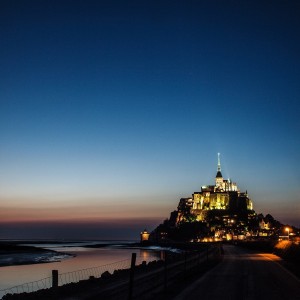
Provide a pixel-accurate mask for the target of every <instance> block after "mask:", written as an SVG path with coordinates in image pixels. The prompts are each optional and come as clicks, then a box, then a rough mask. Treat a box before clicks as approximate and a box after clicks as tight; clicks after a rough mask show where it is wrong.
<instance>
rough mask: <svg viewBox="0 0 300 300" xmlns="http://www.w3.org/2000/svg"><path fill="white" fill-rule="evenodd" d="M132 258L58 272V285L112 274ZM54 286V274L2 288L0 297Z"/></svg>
mask: <svg viewBox="0 0 300 300" xmlns="http://www.w3.org/2000/svg"><path fill="white" fill-rule="evenodd" d="M155 258H156V257H155V256H149V257H147V258H145V257H143V256H139V257H137V260H136V264H137V265H139V264H141V263H142V262H144V261H145V262H146V263H148V262H149V261H153V260H154V259H155ZM130 262H131V259H124V260H121V261H117V262H113V263H110V264H106V265H101V266H97V267H92V268H86V269H81V270H75V271H72V272H66V273H60V274H58V286H63V285H66V284H69V283H76V282H79V281H81V280H87V279H89V278H91V277H95V278H99V277H101V275H102V274H103V273H105V272H109V273H110V274H112V273H113V272H114V271H115V270H124V269H129V268H130ZM52 286H53V276H50V277H46V278H43V279H40V280H37V281H32V282H27V283H23V284H21V285H17V286H14V287H10V288H6V289H2V290H0V299H2V297H3V296H4V295H6V294H21V293H32V292H36V291H38V290H41V289H49V288H51V287H52Z"/></svg>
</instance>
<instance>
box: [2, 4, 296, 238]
mask: <svg viewBox="0 0 300 300" xmlns="http://www.w3.org/2000/svg"><path fill="white" fill-rule="evenodd" d="M299 36H300V3H299V1H66V0H62V1H30V0H29V1H8V0H7V1H1V2H0V140H1V147H0V200H1V202H0V206H1V207H2V208H1V211H2V213H0V214H1V219H2V220H3V221H2V222H4V223H5V224H4V223H3V225H2V232H1V230H0V237H8V235H9V236H11V237H15V236H17V234H15V233H14V232H20V231H18V230H17V229H16V228H18V226H19V225H20V226H21V225H22V224H23V225H24V222H27V224H26V226H25V227H26V232H25V231H24V235H26V234H28V235H29V236H30V232H32V236H37V235H38V233H37V232H38V230H36V229H34V230H33V228H34V227H39V226H40V225H35V224H40V223H41V222H50V223H51V226H50V225H49V224H50V223H49V224H48V223H47V224H48V225H49V226H48V225H47V224H46V223H45V224H46V225H45V226H46V227H47V226H48V227H47V228H48V229H47V230H46V231H47V232H48V235H49V236H51V237H56V236H59V234H58V233H57V230H56V231H55V230H53V228H54V227H55V226H56V227H57V224H62V223H61V222H62V221H63V220H64V221H67V222H70V223H72V224H73V225H74V224H77V223H78V222H83V223H84V224H88V225H85V226H87V227H88V226H94V227H95V224H98V223H97V222H100V223H101V224H104V223H105V224H106V225H105V226H104V227H105V228H106V229H105V232H106V233H107V231H109V230H108V229H107V228H109V226H108V225H109V224H113V225H114V226H112V227H111V228H114V229H115V230H111V231H110V233H111V236H112V237H116V238H119V237H124V238H127V237H128V238H132V237H135V236H136V235H138V233H139V231H140V230H142V229H144V228H140V227H141V226H143V225H142V224H143V220H145V226H148V228H149V229H153V228H154V226H155V225H157V224H158V223H159V222H160V221H161V220H163V219H164V218H167V217H168V216H169V212H170V211H172V210H174V209H176V207H177V204H178V201H179V198H180V197H183V196H189V195H191V194H192V193H193V192H194V191H198V190H200V187H201V185H204V184H212V183H213V182H214V176H215V173H216V164H217V152H221V159H222V172H223V175H224V177H231V178H232V180H234V181H237V183H238V185H239V186H240V188H241V190H246V189H247V190H248V192H249V194H250V196H251V197H252V199H253V202H254V209H255V210H256V211H257V212H258V213H260V212H262V213H264V214H266V213H271V214H272V215H273V216H274V217H275V218H276V219H279V220H280V221H282V222H284V223H291V224H293V225H296V226H299V225H300V204H299V203H300V201H299V200H300V199H299V151H300V142H299V130H300V124H299V119H298V118H299V115H300V104H299V103H300V85H299V82H300V55H299V53H300V42H299ZM128 219H129V220H132V219H134V221H132V223H130V221H128ZM18 222H21V223H22V222H23V223H22V224H21V223H20V224H19V223H18ZM34 222H37V223H34ZM122 222H124V224H125V225H124V228H122V226H121V227H120V226H119V225H118V226H119V227H118V226H115V224H116V223H118V224H119V223H120V224H123V223H122ZM8 223H9V224H8ZM18 224H19V225H18ZM72 224H71V225H72ZM91 224H92V225H91ZM126 224H127V225H126ZM128 224H129V225H128ZM23 225H22V226H23ZM71 225H70V224H68V226H65V228H69V231H68V230H67V229H66V230H67V232H65V233H64V234H65V235H68V234H69V235H72V234H73V233H72V230H71V229H70V228H73V227H72V226H71ZM20 226H19V227H20ZM62 226H63V224H62ZM74 226H75V225H74ZM99 226H100V225H99ZM107 226H108V227H107ZM126 226H127V227H126ZM25 227H24V226H23V228H25ZM56 227H55V228H56ZM94 227H93V228H94ZM100 227H101V226H100ZM30 228H32V231H31V230H30ZM51 228H52V229H51ZM82 228H84V226H83V227H82ZM126 228H127V231H126ZM133 228H135V229H133ZM122 229H123V231H122ZM135 230H136V231H135ZM54 231H55V233H53V232H54ZM73 232H74V231H73ZM18 234H20V233H18ZM95 235H96V231H95ZM91 237H92V236H91ZM99 238H101V236H100V237H99Z"/></svg>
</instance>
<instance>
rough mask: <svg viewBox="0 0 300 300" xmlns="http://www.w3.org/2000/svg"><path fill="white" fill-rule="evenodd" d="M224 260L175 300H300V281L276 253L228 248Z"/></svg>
mask: <svg viewBox="0 0 300 300" xmlns="http://www.w3.org/2000/svg"><path fill="white" fill-rule="evenodd" d="M223 248H224V259H223V261H222V262H221V263H219V264H218V265H217V266H216V267H214V268H213V269H212V270H210V271H209V272H207V273H206V274H205V275H204V276H202V277H201V278H199V279H198V280H197V281H195V282H194V283H193V284H191V285H190V286H188V287H187V288H186V289H184V290H183V291H182V292H181V293H180V294H179V295H177V296H176V297H175V298H174V299H175V300H186V299H201V300H208V299H209V300H212V299H218V300H219V299H222V300H269V299H271V300H279V299H284V300H297V299H299V300H300V280H299V278H297V277H296V276H294V275H293V274H292V273H290V272H289V271H288V270H287V269H285V268H284V267H283V266H282V265H281V264H280V262H281V259H280V258H279V257H278V256H276V255H273V254H266V253H254V252H252V251H250V250H247V249H244V248H240V247H237V246H234V245H224V246H223Z"/></svg>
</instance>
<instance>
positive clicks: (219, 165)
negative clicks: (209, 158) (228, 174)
mask: <svg viewBox="0 0 300 300" xmlns="http://www.w3.org/2000/svg"><path fill="white" fill-rule="evenodd" d="M217 171H218V172H219V171H220V172H221V161H220V153H218V170H217Z"/></svg>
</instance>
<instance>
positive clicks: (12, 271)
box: [0, 242, 162, 299]
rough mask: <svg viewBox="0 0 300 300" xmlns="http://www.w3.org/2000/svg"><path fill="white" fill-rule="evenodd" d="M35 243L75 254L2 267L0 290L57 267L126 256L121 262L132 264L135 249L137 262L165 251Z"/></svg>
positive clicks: (62, 270)
mask: <svg viewBox="0 0 300 300" xmlns="http://www.w3.org/2000/svg"><path fill="white" fill-rule="evenodd" d="M97 243H99V242H97ZM89 244H90V243H89ZM31 245H34V244H31ZM34 246H40V247H43V248H48V249H52V250H55V251H61V252H66V253H70V254H73V255H76V256H75V257H70V258H68V259H64V260H62V261H61V262H51V263H44V264H33V265H21V266H9V267H0V290H2V289H6V288H10V287H13V286H17V285H21V284H23V283H27V282H32V281H36V280H40V279H43V278H47V277H51V272H52V270H58V272H59V274H61V273H67V272H72V271H77V270H82V269H87V268H93V267H98V266H102V265H106V264H111V263H114V262H118V261H123V260H126V259H128V262H124V263H122V264H121V266H122V265H126V264H128V265H129V263H130V258H131V254H132V253H133V252H135V253H136V254H137V262H141V261H143V260H146V261H151V260H155V259H159V258H160V257H161V255H162V251H161V249H160V248H154V249H138V248H136V249H124V248H120V247H118V246H110V247H104V248H94V249H93V248H85V247H82V244H76V243H75V244H73V245H72V246H70V244H66V245H62V244H60V245H51V244H48V245H45V244H43V245H34ZM2 296H3V294H1V293H0V299H1V297H2Z"/></svg>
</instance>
